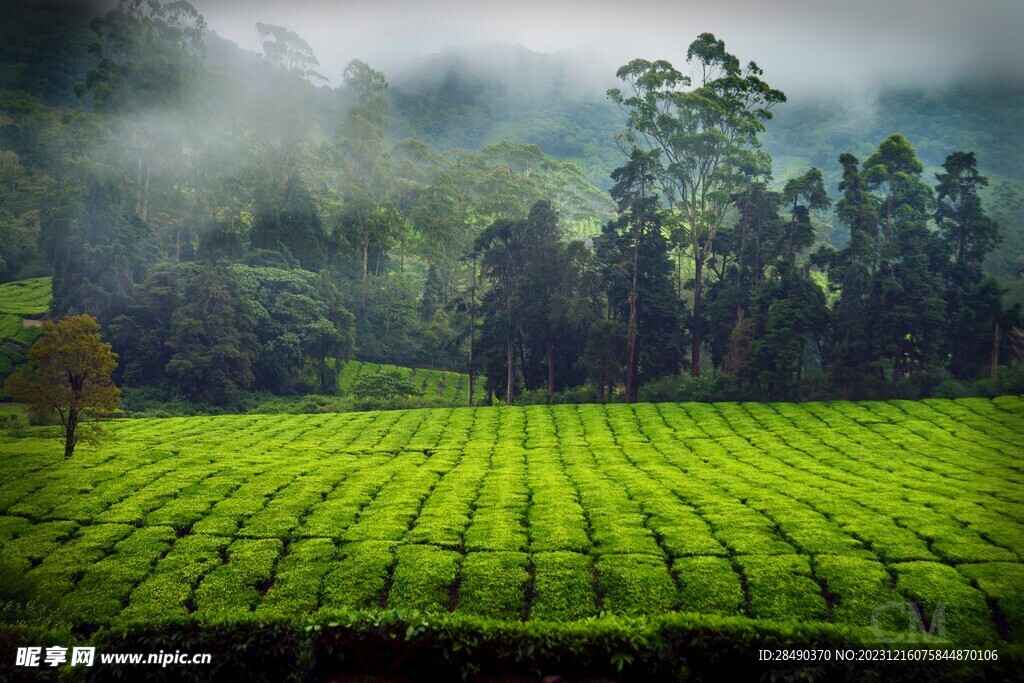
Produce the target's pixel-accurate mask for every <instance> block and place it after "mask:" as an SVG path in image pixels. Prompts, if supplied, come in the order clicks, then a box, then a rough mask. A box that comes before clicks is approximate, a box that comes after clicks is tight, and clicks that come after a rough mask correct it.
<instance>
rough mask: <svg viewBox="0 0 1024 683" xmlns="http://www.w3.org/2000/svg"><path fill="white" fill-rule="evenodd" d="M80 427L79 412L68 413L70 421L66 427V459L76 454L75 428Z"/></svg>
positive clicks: (71, 411) (72, 410)
mask: <svg viewBox="0 0 1024 683" xmlns="http://www.w3.org/2000/svg"><path fill="white" fill-rule="evenodd" d="M77 426H78V410H77V409H76V408H72V409H71V410H70V411H68V421H67V423H66V424H65V425H64V457H65V458H70V457H71V454H72V453H74V452H75V438H76V437H75V427H77Z"/></svg>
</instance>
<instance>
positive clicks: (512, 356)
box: [505, 334, 516, 405]
mask: <svg viewBox="0 0 1024 683" xmlns="http://www.w3.org/2000/svg"><path fill="white" fill-rule="evenodd" d="M507 360H508V376H507V385H506V388H505V401H506V402H507V403H508V404H509V405H512V404H513V403H514V401H515V389H516V370H515V367H516V350H515V344H514V343H513V339H512V335H511V334H509V335H508V358H507Z"/></svg>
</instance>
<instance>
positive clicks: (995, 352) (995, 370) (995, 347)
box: [989, 322, 999, 380]
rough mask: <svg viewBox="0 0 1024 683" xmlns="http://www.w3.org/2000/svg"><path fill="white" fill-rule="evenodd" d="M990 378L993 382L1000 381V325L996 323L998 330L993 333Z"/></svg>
mask: <svg viewBox="0 0 1024 683" xmlns="http://www.w3.org/2000/svg"><path fill="white" fill-rule="evenodd" d="M989 377H990V378H992V380H997V379H999V323H998V322H996V329H995V330H994V331H993V332H992V367H991V369H990V370H989Z"/></svg>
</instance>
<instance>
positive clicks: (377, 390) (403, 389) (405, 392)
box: [349, 369, 417, 399]
mask: <svg viewBox="0 0 1024 683" xmlns="http://www.w3.org/2000/svg"><path fill="white" fill-rule="evenodd" d="M349 392H350V393H351V394H352V395H353V396H355V397H356V398H364V399H365V398H380V399H387V398H394V397H396V396H409V395H411V394H415V393H417V392H416V387H414V386H413V384H412V382H410V381H409V380H408V379H407V378H406V377H405V375H404V373H403V372H402V371H401V370H398V369H394V370H382V371H381V372H379V373H377V374H375V375H369V374H362V375H359V376H358V377H356V379H355V381H353V382H352V386H351V388H350V389H349Z"/></svg>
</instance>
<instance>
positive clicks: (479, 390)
mask: <svg viewBox="0 0 1024 683" xmlns="http://www.w3.org/2000/svg"><path fill="white" fill-rule="evenodd" d="M384 370H397V371H399V372H400V373H402V376H403V377H406V378H407V379H408V380H409V383H410V384H412V386H413V387H414V388H415V389H416V391H417V395H418V396H424V397H426V398H438V399H441V400H443V401H445V402H447V403H450V404H452V405H460V404H461V405H465V404H466V392H467V389H468V388H469V375H468V374H465V373H459V372H450V371H447V370H428V369H424V368H406V367H401V366H398V365H387V364H381V363H363V362H360V361H357V360H352V361H349V362H347V363H344V364H342V365H341V366H340V370H339V371H338V388H339V389H340V390H341V391H342V392H343V393H345V394H348V393H349V392H351V390H352V385H353V384H354V383H355V381H356V379H357V378H359V377H365V376H367V375H369V376H373V375H376V374H378V373H380V372H381V371H384ZM474 397H475V400H474V404H479V403H483V400H484V378H483V377H477V378H476V386H475V389H474Z"/></svg>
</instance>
